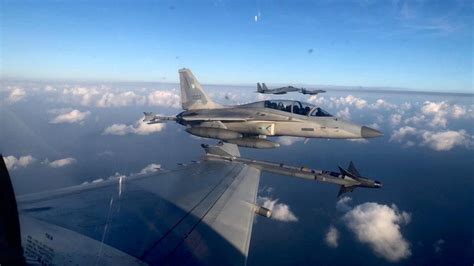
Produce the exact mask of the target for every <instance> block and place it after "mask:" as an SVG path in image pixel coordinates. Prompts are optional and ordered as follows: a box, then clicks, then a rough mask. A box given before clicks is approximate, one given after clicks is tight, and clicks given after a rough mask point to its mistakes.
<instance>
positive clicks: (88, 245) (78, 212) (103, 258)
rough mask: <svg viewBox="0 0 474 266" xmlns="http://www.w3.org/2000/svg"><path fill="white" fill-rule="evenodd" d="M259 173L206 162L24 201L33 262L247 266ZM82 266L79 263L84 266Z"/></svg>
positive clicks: (20, 205) (28, 256)
mask: <svg viewBox="0 0 474 266" xmlns="http://www.w3.org/2000/svg"><path fill="white" fill-rule="evenodd" d="M259 179H260V170H258V169H257V168H254V167H251V166H247V165H245V164H242V163H238V162H230V161H229V162H216V161H204V162H201V163H196V164H191V165H189V166H187V167H181V168H178V169H177V170H174V171H169V172H158V173H154V174H151V175H145V176H144V175H136V176H129V177H122V178H117V179H115V178H114V179H112V180H106V181H102V182H97V183H92V184H87V185H80V186H75V187H71V188H66V189H61V190H57V191H53V192H47V193H39V194H34V195H27V196H22V197H18V198H17V201H18V211H19V217H20V224H21V233H22V245H23V248H24V251H25V257H26V259H27V262H38V261H39V262H42V263H43V264H48V265H49V264H60V265H61V264H71V263H74V264H81V265H93V264H94V265H98V264H104V265H122V264H127V265H132V264H138V265H140V264H150V265H162V264H165V265H166V264H168V265H184V264H186V265H242V264H245V263H246V259H247V254H248V249H249V242H250V236H251V231H252V224H253V218H254V210H255V206H254V203H255V201H256V197H257V189H258V183H259ZM78 262H79V263H78Z"/></svg>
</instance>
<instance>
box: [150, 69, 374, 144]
mask: <svg viewBox="0 0 474 266" xmlns="http://www.w3.org/2000/svg"><path fill="white" fill-rule="evenodd" d="M180 81H181V101H182V106H183V109H185V111H184V112H181V113H179V114H178V115H176V117H161V116H156V115H154V114H153V113H145V120H144V121H148V122H149V123H151V124H153V123H162V122H165V121H176V122H177V123H179V124H181V125H183V126H186V127H187V129H186V131H187V132H188V133H190V134H192V135H195V136H199V137H204V138H213V139H219V140H222V141H225V142H228V143H233V144H237V145H239V146H244V147H250V148H276V147H278V146H279V144H278V143H276V142H273V141H270V140H267V137H272V136H293V137H304V138H334V139H355V138H373V137H379V136H381V135H382V133H381V132H380V131H378V130H375V129H372V128H369V127H366V126H360V125H357V124H354V123H351V122H348V121H344V120H343V119H340V118H337V117H334V116H332V115H331V114H329V113H328V112H326V111H324V110H323V109H321V108H320V107H317V106H315V105H312V104H309V103H304V102H300V101H293V100H266V101H259V102H254V103H249V104H243V105H236V106H222V105H220V104H217V103H214V102H213V101H212V100H211V99H210V98H209V97H208V96H207V95H206V93H205V92H204V90H203V89H202V87H201V85H200V84H199V83H198V82H197V80H196V78H195V77H194V75H192V73H191V71H190V70H189V69H182V70H180Z"/></svg>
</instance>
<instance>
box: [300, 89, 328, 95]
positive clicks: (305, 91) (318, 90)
mask: <svg viewBox="0 0 474 266" xmlns="http://www.w3.org/2000/svg"><path fill="white" fill-rule="evenodd" d="M300 92H301V93H302V94H309V95H317V94H319V93H324V92H326V91H325V90H320V89H315V90H310V89H305V88H301V89H300Z"/></svg>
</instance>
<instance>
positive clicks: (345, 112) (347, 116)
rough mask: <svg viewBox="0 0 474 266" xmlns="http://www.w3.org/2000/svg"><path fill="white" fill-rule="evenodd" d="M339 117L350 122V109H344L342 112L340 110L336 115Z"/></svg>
mask: <svg viewBox="0 0 474 266" xmlns="http://www.w3.org/2000/svg"><path fill="white" fill-rule="evenodd" d="M336 116H337V117H340V118H342V119H345V120H349V119H350V118H351V113H350V112H349V108H347V107H346V108H344V109H342V110H339V112H337V114H336Z"/></svg>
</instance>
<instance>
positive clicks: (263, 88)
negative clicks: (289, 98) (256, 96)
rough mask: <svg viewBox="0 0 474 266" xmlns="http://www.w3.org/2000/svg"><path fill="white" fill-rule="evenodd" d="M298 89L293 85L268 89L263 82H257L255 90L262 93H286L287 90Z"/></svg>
mask: <svg viewBox="0 0 474 266" xmlns="http://www.w3.org/2000/svg"><path fill="white" fill-rule="evenodd" d="M299 90H300V89H298V88H295V87H293V86H286V87H280V88H275V89H269V88H267V85H265V83H262V85H260V83H257V91H256V92H258V93H263V94H277V95H278V94H286V93H287V92H293V91H299Z"/></svg>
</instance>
